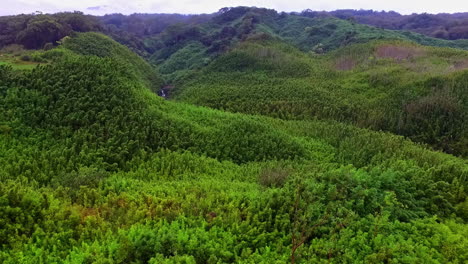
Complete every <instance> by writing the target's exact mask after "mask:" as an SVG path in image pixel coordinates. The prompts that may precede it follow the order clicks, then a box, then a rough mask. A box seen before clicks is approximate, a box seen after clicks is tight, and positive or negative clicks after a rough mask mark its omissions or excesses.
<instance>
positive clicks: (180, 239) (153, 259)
mask: <svg viewBox="0 0 468 264" xmlns="http://www.w3.org/2000/svg"><path fill="white" fill-rule="evenodd" d="M388 45H390V44H388V43H387V42H385V43H382V42H376V43H372V44H367V46H353V47H350V48H349V49H347V50H341V51H337V52H336V53H333V54H330V55H326V56H323V57H322V56H318V57H316V56H312V57H311V56H305V55H304V53H303V52H302V51H300V50H299V49H297V48H295V47H293V46H291V45H289V44H286V43H283V42H277V41H275V40H271V39H269V38H267V39H266V40H258V39H251V40H249V41H247V42H244V43H242V44H240V45H239V46H238V48H236V49H235V50H233V51H231V52H229V53H227V54H225V55H223V56H220V57H219V58H217V59H216V60H214V61H213V62H212V63H210V64H209V65H208V66H207V67H206V68H205V69H203V70H202V71H200V72H197V71H193V72H191V73H190V72H189V74H187V75H181V76H182V78H181V79H180V80H179V82H180V87H179V86H176V89H177V97H176V98H181V99H184V100H185V101H188V102H194V103H197V104H202V105H208V106H213V107H216V108H223V109H227V110H230V111H233V112H244V113H230V112H225V111H221V110H216V109H212V108H207V107H202V106H194V105H191V104H187V103H185V102H179V101H177V100H175V101H170V100H164V99H163V98H161V97H159V96H157V94H156V93H155V88H156V87H158V86H160V85H161V84H162V81H161V77H160V76H159V75H158V74H157V73H155V72H154V71H151V67H150V66H149V65H148V64H147V63H146V62H145V61H144V60H143V59H141V58H139V57H138V56H136V55H134V54H132V53H131V52H129V51H128V50H127V49H126V48H125V47H123V46H121V45H119V44H117V43H115V42H114V41H112V40H110V39H109V38H107V37H105V36H102V35H99V34H95V33H84V34H78V35H76V36H72V37H71V38H70V39H65V40H63V44H62V45H61V46H59V47H58V48H55V49H52V50H49V51H46V52H40V53H38V54H36V55H35V56H36V57H38V58H42V59H44V60H48V62H49V63H48V64H47V65H42V66H38V67H36V68H34V69H33V70H31V71H16V70H14V69H12V68H11V67H9V66H0V113H2V115H0V182H1V183H0V219H1V221H0V262H1V263H59V262H60V263H285V262H293V263H315V262H329V261H330V262H337V263H343V262H363V263H382V262H411V263H413V262H418V261H419V262H424V263H431V262H433V263H438V262H439V263H449V262H452V263H464V262H466V261H467V260H468V255H467V253H466V250H465V249H466V248H467V246H468V240H467V237H468V236H467V230H468V228H467V225H466V221H468V200H467V199H466V197H467V195H466V190H468V182H467V178H466V175H467V173H468V164H467V163H466V160H464V159H462V158H458V157H455V156H453V155H449V154H446V153H442V152H437V151H433V150H430V149H428V148H427V147H426V146H423V145H419V144H416V143H413V142H411V141H410V140H408V139H405V138H403V137H401V136H396V135H393V134H390V133H386V132H376V131H372V130H368V129H365V128H358V127H356V126H354V125H353V124H358V125H361V126H363V127H366V126H370V125H363V124H360V123H359V122H358V121H361V122H368V123H365V124H372V122H374V121H376V120H377V121H379V122H386V119H385V118H382V119H378V118H361V117H360V115H359V114H360V113H369V114H370V113H375V115H376V116H379V114H384V113H386V112H385V111H387V110H389V111H390V110H392V109H393V108H392V106H393V105H392V103H395V104H396V103H397V102H399V101H393V99H392V97H391V96H390V95H389V94H390V93H394V94H396V95H400V94H401V93H402V90H401V89H402V88H401V87H404V85H406V84H408V85H409V84H419V86H417V88H418V89H415V91H414V93H415V95H414V97H409V98H410V100H421V98H424V96H428V95H431V96H434V95H433V94H431V93H433V92H434V91H437V90H436V89H433V90H426V89H427V88H426V87H437V85H439V84H440V85H441V86H440V87H441V88H443V84H445V83H446V81H445V79H444V78H451V79H450V80H451V81H450V83H453V86H450V87H449V88H450V89H451V90H450V91H451V92H453V93H454V95H453V96H454V97H455V95H456V96H457V97H456V98H463V97H460V96H465V95H464V94H463V93H461V92H460V91H462V89H463V87H464V86H460V87H459V84H458V83H459V82H460V83H461V82H462V80H463V78H464V76H465V74H464V73H463V72H461V73H457V72H455V73H450V74H448V75H444V74H443V73H439V68H437V67H440V68H443V67H444V66H443V65H444V63H445V64H446V65H449V64H450V63H455V62H456V61H458V60H462V59H463V56H464V52H461V51H453V50H440V49H430V48H423V47H420V46H415V45H414V44H405V45H407V48H406V49H404V50H405V51H406V50H407V49H409V50H412V49H423V50H424V51H426V52H428V53H430V54H432V55H431V56H429V57H427V58H428V61H427V62H421V63H418V64H417V65H418V66H419V65H426V64H427V65H432V63H433V61H436V62H437V63H435V65H437V66H434V68H429V69H427V72H426V73H423V74H421V72H418V71H417V70H414V71H407V72H406V73H405V71H404V70H403V69H406V68H405V67H409V66H408V65H410V64H411V61H406V60H400V61H396V62H395V61H393V60H392V59H390V58H387V59H383V58H381V59H379V58H371V57H370V56H367V57H363V56H361V55H360V56H358V58H360V59H359V60H356V62H355V63H352V65H354V64H355V67H354V68H353V67H349V68H352V69H350V70H349V71H344V70H337V69H336V68H334V67H336V65H337V64H340V60H341V59H343V56H342V55H340V52H344V53H345V54H366V52H369V49H368V48H369V47H374V48H375V49H376V50H377V53H378V54H381V55H382V56H384V57H385V56H387V55H389V54H390V55H392V54H393V52H391V51H392V50H393V48H391V49H390V50H387V49H386V48H385V49H384V50H383V51H382V53H380V52H379V48H380V47H387V46H388ZM394 45H395V46H396V47H403V46H404V45H403V44H401V45H400V44H399V45H398V46H397V45H396V44H394ZM397 50H399V49H397ZM359 52H362V53H359ZM371 54H374V53H372V52H371ZM441 54H445V55H444V56H442V55H441ZM449 54H452V55H453V56H452V57H450V56H449ZM368 55H369V54H368ZM390 55H389V56H390ZM397 55H400V53H399V52H397ZM439 55H440V56H439ZM461 55H463V56H461ZM420 59H421V60H423V59H422V58H420ZM416 60H419V58H418V59H416ZM344 64H345V65H348V62H346V63H344ZM381 64H382V65H383V67H380V66H379V65H381ZM386 69H394V70H395V71H400V72H401V73H402V74H401V76H400V75H388V74H386V73H387V72H389V71H388V70H386ZM423 69H424V70H426V68H423ZM416 72H417V73H418V74H416ZM435 73H437V74H435ZM370 75H372V76H375V79H372V80H374V81H375V82H376V83H381V86H377V85H376V86H375V88H374V90H370V91H368V93H369V94H368V95H367V97H365V96H364V92H361V93H359V92H358V91H354V92H353V93H350V92H348V91H347V90H348V89H349V90H351V89H356V88H353V87H358V88H359V86H354V85H353V86H351V85H349V86H346V83H350V82H351V81H353V80H354V82H355V83H359V82H361V85H362V88H363V89H364V88H367V87H368V86H371V85H370V84H369V82H367V80H368V79H369V78H368V77H367V76H370ZM430 75H435V76H433V77H431V78H429V77H428V76H430ZM387 76H389V77H390V78H389V79H386V77H387ZM415 76H420V77H418V78H417V79H414V78H415ZM191 78H195V79H193V80H190V79H191ZM392 78H397V79H396V80H394V79H392ZM400 80H401V82H402V84H401V86H396V87H395V88H393V89H394V90H391V91H390V93H389V91H388V87H390V85H388V83H396V82H397V81H398V82H400ZM332 81H334V82H335V83H336V84H335V86H331V84H332ZM428 82H431V83H430V84H431V85H428V86H425V84H426V83H428ZM220 84H222V85H220ZM298 84H300V85H298ZM304 84H305V85H309V86H303V85H304ZM315 84H316V85H317V86H314V85H315ZM319 84H320V85H319ZM326 84H328V85H329V86H328V87H329V88H330V89H331V88H333V89H335V90H334V91H333V93H332V92H331V91H332V90H329V91H328V92H327V90H326V89H325V87H327V86H323V85H326ZM244 85H245V87H244ZM366 85H367V86H366ZM319 86H320V87H322V88H319ZM218 87H220V88H218ZM249 87H250V89H248V88H249ZM291 87H292V88H291ZM302 87H305V88H302ZM311 87H312V88H313V89H312V88H311ZM373 87H374V86H373ZM282 88H287V90H286V89H282ZM320 89H322V90H320ZM249 92H250V93H249ZM425 93H426V94H428V95H426V94H425ZM285 94H287V95H289V96H290V97H283V95H285ZM189 95H190V96H189ZM351 95H353V96H355V97H356V98H359V99H362V100H364V99H366V100H368V101H362V102H360V103H359V104H354V103H353V99H354V98H355V97H350V96H351ZM449 95H450V96H451V94H449ZM327 96H330V98H328V97H327ZM418 96H419V97H418ZM237 98H238V99H237ZM262 98H265V99H264V100H262ZM275 98H276V99H275ZM309 98H317V99H315V101H314V102H315V104H326V103H327V102H332V101H331V100H335V99H336V103H333V104H330V107H333V108H331V109H330V110H328V111H326V110H324V109H323V105H322V106H316V107H311V108H310V110H304V109H305V108H303V106H304V105H305V104H306V103H307V104H309V105H307V106H314V104H311V103H309V102H308V101H307V100H308V99H309ZM346 98H348V100H350V101H349V105H347V104H346V103H347V102H346V100H345V99H346ZM380 98H383V99H382V101H379V100H380ZM405 98H406V97H405ZM431 98H432V97H431ZM444 98H445V97H444ZM298 99H301V100H303V102H304V105H302V106H301V104H298V103H297V101H298ZM327 99H328V100H330V101H325V100H327ZM267 100H271V102H272V104H271V108H263V107H265V106H267ZM275 100H278V101H275ZM288 100H290V101H288ZM280 101H281V102H280ZM217 102H219V103H220V105H216V103H217ZM254 102H255V103H256V104H258V105H260V106H262V107H261V109H278V111H265V112H261V111H257V110H256V109H260V107H259V108H256V107H257V106H255V105H254ZM292 102H294V103H292ZM421 102H422V103H424V102H431V101H430V100H429V99H426V101H424V100H423V101H421ZM436 102H438V101H436ZM449 102H451V101H450V100H449ZM223 104H224V105H223ZM366 104H369V106H367V105H366ZM384 104H387V106H382V105H384ZM441 105H444V106H445V104H441ZM296 106H299V107H298V108H296ZM345 106H348V107H349V109H352V110H353V111H352V112H349V116H348V115H347V114H346V113H348V112H346V111H343V108H345ZM364 106H366V107H368V108H364ZM378 106H382V108H379V107H378ZM275 107H276V108H275ZM335 107H336V108H335ZM359 107H362V108H359ZM387 107H388V108H387ZM460 107H464V106H463V105H462V106H460ZM306 111H311V112H310V115H311V116H317V117H319V114H320V115H322V113H323V118H315V117H312V118H309V117H307V118H306V115H307V112H306ZM354 111H360V112H354ZM366 111H369V112H366ZM374 111H375V112H374ZM379 111H381V112H379ZM245 113H262V114H265V115H271V116H279V117H283V119H275V118H272V117H268V116H261V115H258V116H257V115H249V114H245ZM325 113H327V114H328V116H327V115H325ZM436 113H437V112H436ZM454 113H458V112H455V111H454ZM464 113H465V112H461V117H458V116H455V115H454V116H453V120H450V122H449V123H450V125H451V126H450V128H452V126H453V127H454V128H453V129H455V128H457V129H458V128H459V127H458V126H459V123H458V120H459V119H457V118H463V117H464V116H463V114H464ZM435 116H436V117H438V115H436V114H435ZM450 117H451V116H450ZM356 118H357V119H356ZM284 119H291V120H284ZM294 119H303V120H294ZM337 120H339V121H345V122H344V123H339V122H337ZM371 121H372V122H371ZM346 123H347V124H346ZM376 123H378V122H376Z"/></svg>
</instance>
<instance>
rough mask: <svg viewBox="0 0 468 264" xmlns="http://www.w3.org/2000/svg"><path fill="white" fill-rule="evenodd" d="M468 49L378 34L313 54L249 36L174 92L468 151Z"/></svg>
mask: <svg viewBox="0 0 468 264" xmlns="http://www.w3.org/2000/svg"><path fill="white" fill-rule="evenodd" d="M466 68H468V53H467V52H465V51H460V50H455V49H447V48H431V47H425V46H419V45H416V44H412V43H408V42H398V41H390V42H389V41H376V42H370V43H367V44H358V45H352V46H349V47H346V48H342V49H339V50H337V51H335V52H331V53H329V54H327V55H323V56H318V55H308V54H305V53H303V52H301V51H300V50H298V49H295V48H294V47H292V46H289V45H287V44H284V43H282V42H278V41H274V40H258V39H253V40H251V41H246V42H243V43H242V44H240V45H238V47H237V48H236V49H234V50H233V51H231V52H229V53H227V54H226V55H223V56H221V57H219V58H217V59H216V60H215V61H214V62H212V63H211V64H210V65H209V66H208V67H206V68H205V69H202V70H200V71H198V72H195V73H193V75H190V76H189V77H187V78H186V79H185V80H182V81H180V82H178V83H177V85H176V87H177V88H176V89H175V91H174V96H173V98H175V99H177V100H181V101H185V102H190V103H194V104H198V105H203V106H208V107H214V108H218V109H224V110H228V111H232V112H243V113H249V114H263V115H269V116H272V117H279V118H282V119H300V120H313V119H321V120H336V121H340V122H347V123H350V124H354V125H358V126H360V127H365V128H370V129H373V130H386V131H391V132H393V133H397V134H400V135H405V136H408V137H410V138H411V139H413V140H415V141H419V142H423V143H427V144H430V145H432V146H433V147H435V148H438V149H442V150H444V151H446V152H449V153H455V154H458V155H462V156H466V155H467V153H466V150H467V149H468V147H467V145H466V144H467V142H468V141H467V135H468V129H467V125H466V122H465V120H467V114H468V105H467V102H468V98H467V97H466V94H467V93H466V87H465V83H466V78H467V76H468V75H467V72H466V71H465V69H466Z"/></svg>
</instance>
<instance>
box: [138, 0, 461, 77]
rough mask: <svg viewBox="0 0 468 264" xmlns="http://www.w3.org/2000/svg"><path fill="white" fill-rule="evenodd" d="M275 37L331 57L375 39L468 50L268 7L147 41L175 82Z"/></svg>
mask: <svg viewBox="0 0 468 264" xmlns="http://www.w3.org/2000/svg"><path fill="white" fill-rule="evenodd" d="M252 37H253V38H265V37H266V38H275V39H276V40H278V41H283V42H286V43H288V44H291V45H293V46H294V47H296V48H298V49H300V50H301V51H303V52H313V53H325V52H329V51H333V50H336V49H339V48H342V47H345V46H348V45H351V44H356V43H367V42H369V41H372V40H401V41H411V42H415V43H419V44H422V45H428V46H439V47H452V48H460V49H468V41H467V40H454V41H450V40H443V39H437V38H430V37H427V36H425V35H421V34H417V33H413V32H407V31H392V30H384V29H380V28H376V27H371V26H367V25H362V24H357V23H354V22H352V21H348V20H342V19H337V18H330V17H315V18H310V17H304V16H300V15H297V14H293V13H292V14H287V13H278V12H276V11H275V10H271V9H265V8H250V7H235V8H226V9H223V10H222V11H221V12H219V13H218V14H217V15H215V16H213V17H212V18H211V19H209V20H208V21H206V22H203V23H198V24H191V23H187V24H183V23H179V24H175V25H172V26H169V27H168V28H166V29H165V30H164V31H163V32H162V33H160V34H156V35H152V36H149V37H146V38H145V43H147V45H148V48H151V49H153V50H155V52H154V53H153V54H152V56H151V58H150V62H151V63H152V64H153V65H155V66H157V68H158V69H159V70H160V72H161V73H162V74H164V75H166V78H167V79H168V80H170V81H172V80H174V79H178V78H179V75H180V74H183V73H185V71H187V70H193V69H200V68H203V67H204V66H206V65H207V64H208V63H209V62H210V61H211V60H213V59H214V58H216V57H217V56H218V55H219V54H223V53H225V52H226V51H229V50H231V49H233V48H235V47H236V46H237V45H238V44H239V43H240V42H243V41H244V40H246V39H248V38H252Z"/></svg>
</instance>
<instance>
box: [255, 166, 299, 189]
mask: <svg viewBox="0 0 468 264" xmlns="http://www.w3.org/2000/svg"><path fill="white" fill-rule="evenodd" d="M290 174H291V171H290V170H289V169H286V168H265V169H262V170H261V171H260V174H259V176H258V182H259V183H260V184H261V185H263V186H265V187H282V186H283V185H284V183H285V182H286V181H287V180H288V178H289V175H290Z"/></svg>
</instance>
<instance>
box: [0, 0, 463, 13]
mask: <svg viewBox="0 0 468 264" xmlns="http://www.w3.org/2000/svg"><path fill="white" fill-rule="evenodd" d="M2 2H3V6H2V9H1V10H0V16H4V15H16V14H30V13H34V12H36V11H40V12H43V13H56V12H64V11H81V12H83V13H86V14H92V15H104V14H111V13H122V14H132V13H179V14H202V13H214V12H216V11H218V10H219V9H220V8H223V7H233V6H256V7H265V8H271V9H275V10H277V11H285V12H294V11H295V12H300V11H302V10H305V9H312V10H316V11H332V10H338V9H356V10H359V9H364V10H370V9H372V10H376V11H382V10H383V11H395V12H398V13H401V14H412V13H433V14H435V13H461V12H468V1H458V0H446V1H444V2H440V1H437V2H436V1H429V2H424V4H421V3H417V2H412V3H410V2H409V1H403V0H394V1H391V2H389V1H372V0H341V1H340V0H329V1H323V0H319V1H314V2H312V3H311V2H310V1H306V0H293V1H288V2H287V3H285V2H284V1H278V0H272V1H261V0H254V1H246V0H238V1H227V0H221V1H212V0H199V1H194V0H182V1H177V2H174V1H167V0H154V1H152V0H136V1H131V2H130V1H124V0H113V1H112V0H81V1H79V2H75V1H63V0H61V1H59V0H2Z"/></svg>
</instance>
